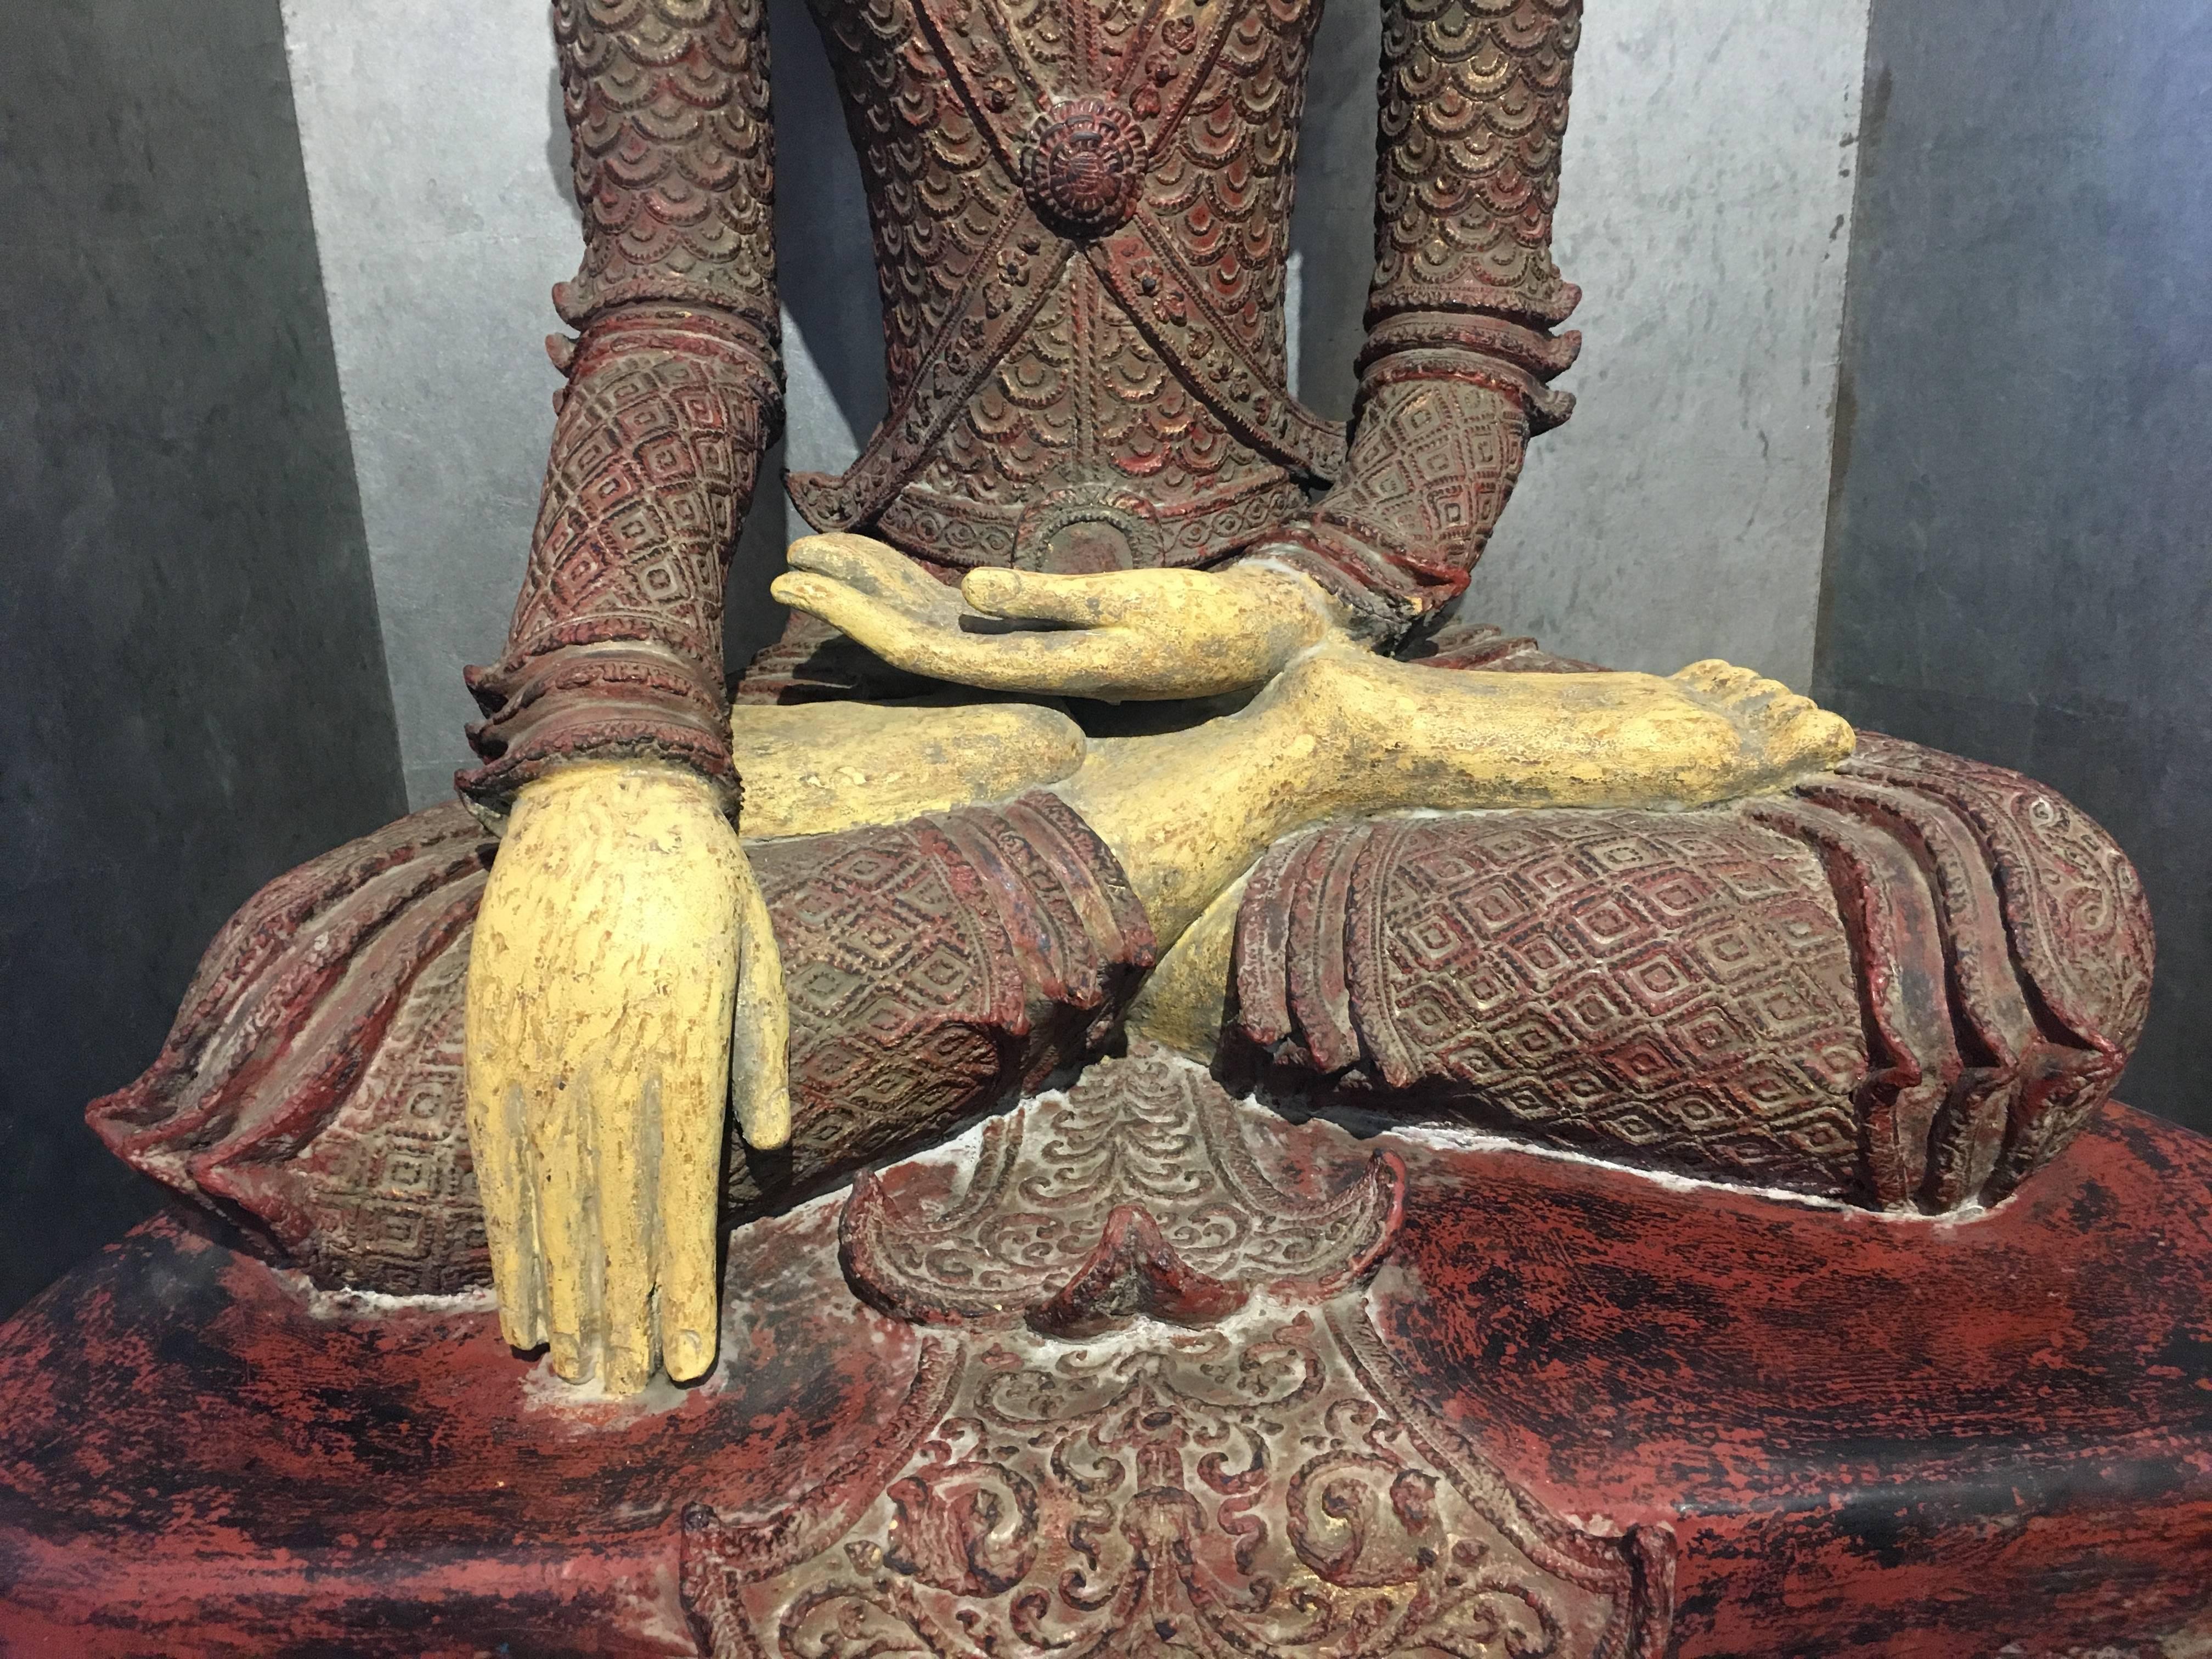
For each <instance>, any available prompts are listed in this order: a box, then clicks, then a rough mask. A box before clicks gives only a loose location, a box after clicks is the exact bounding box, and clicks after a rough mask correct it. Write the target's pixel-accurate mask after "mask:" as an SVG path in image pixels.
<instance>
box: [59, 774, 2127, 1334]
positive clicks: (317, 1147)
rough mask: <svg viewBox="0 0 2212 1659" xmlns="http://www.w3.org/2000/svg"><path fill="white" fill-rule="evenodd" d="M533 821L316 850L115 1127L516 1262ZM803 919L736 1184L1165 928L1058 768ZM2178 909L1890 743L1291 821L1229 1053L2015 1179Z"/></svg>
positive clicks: (1270, 1068)
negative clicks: (1736, 770) (488, 1157)
mask: <svg viewBox="0 0 2212 1659" xmlns="http://www.w3.org/2000/svg"><path fill="white" fill-rule="evenodd" d="M493 852H494V844H493V843H492V842H490V841H489V839H488V838H487V837H486V836H484V835H483V832H482V831H481V830H480V829H478V827H477V823H476V822H475V820H474V819H473V818H471V817H470V816H469V815H468V814H467V813H466V812H465V811H463V810H462V809H460V808H459V807H458V806H443V807H438V808H435V809H432V810H431V811H426V812H422V813H417V814H416V815H415V816H414V817H410V818H406V819H403V820H401V821H400V822H399V823H395V824H392V825H391V826H389V827H387V828H386V829H383V830H380V831H379V832H378V833H377V834H375V835H374V836H368V837H366V838H365V839H363V840H362V841H360V842H355V843H353V844H352V845H350V846H349V847H346V848H340V849H339V850H337V852H334V853H331V854H327V855H326V856H325V857H324V858H321V859H319V860H315V861H313V863H310V864H308V865H306V866H302V867H301V868H300V869H299V870H296V871H294V872H291V873H290V874H289V875H286V876H284V877H283V878H279V879H278V880H277V881H276V882H274V883H272V884H270V886H269V887H268V888H267V889H265V890H264V891H263V892H261V893H260V894H258V895H257V896H255V897H254V898H253V899H252V901H251V902H249V903H248V904H247V905H246V907H245V908H244V909H243V910H241V911H240V913H239V915H238V916H237V917H235V918H234V920H233V921H232V922H231V923H230V924H229V925H228V927H226V928H225V930H224V931H223V933H222V935H221V936H220V937H218V939H216V942H215V944H214V945H212V946H211V947H210V951H209V952H208V956H207V958H206V960H205V962H204V963H203V965H202V968H201V970H200V974H199V976H198V978H197V981H195V983H194V985H193V987H192V988H191V993H190V994H188V996H187V997H186V999H185V1006H184V1009H183V1012H181V1014H180V1015H179V1018H178V1021H177V1024H176V1027H175V1029H174V1030H173V1031H172V1033H171V1035H170V1038H169V1041H168V1043H167V1046H166V1047H165V1048H164V1049H163V1051H162V1054H161V1057H160V1058H159V1059H158V1060H156V1061H155V1065H154V1066H153V1067H152V1068H151V1069H150V1070H149V1072H148V1073H146V1075H145V1076H144V1077H143V1078H142V1079H139V1080H138V1081H137V1083H135V1084H133V1085H131V1087H129V1088H128V1089H125V1090H124V1091H121V1092H120V1093H118V1094H116V1095H114V1096H112V1097H108V1098H106V1099H105V1100H102V1101H100V1102H98V1103H95V1104H94V1107H93V1108H92V1111H91V1114H90V1115H91V1121H92V1122H93V1125H94V1128H95V1129H97V1130H98V1132H99V1133H100V1135H101V1136H102V1137H103V1138H104V1139H106V1141H107V1142H108V1144H109V1145H110V1146H112V1148H113V1149H114V1150H115V1151H116V1152H118V1154H120V1155H121V1156H122V1157H124V1158H126V1159H127V1160H128V1161H130V1162H131V1163H132V1164H135V1165H136V1166H137V1167H138V1168H139V1169H141V1170H145V1171H146V1172H147V1173H149V1174H151V1175H153V1176H155V1177H157V1178H158V1179H161V1180H162V1181H164V1182H167V1183H168V1184H169V1185H171V1186H172V1187H174V1188H178V1189H179V1190H180V1191H182V1192H185V1193H186V1194H191V1196H193V1197H195V1198H197V1199H198V1200H200V1201H202V1202H204V1203H206V1204H208V1205H210V1206H212V1207H215V1208H216V1209H218V1210H221V1211H222V1212H225V1213H227V1214H228V1215H229V1216H230V1217H231V1218H233V1219H234V1220H238V1221H240V1222H242V1223H244V1224H246V1225H248V1226H249V1227H251V1228H252V1229H253V1230H254V1231H258V1232H259V1233H261V1234H263V1235H264V1236H265V1237H268V1238H269V1239H270V1240H271V1241H272V1242H273V1243H275V1244H276V1246H277V1247H278V1248H279V1249H281V1250H283V1252H284V1253H286V1254H288V1255H290V1256H292V1257H293V1258H294V1259H295V1260H296V1261H299V1262H300V1263H301V1265H302V1266H303V1267H306V1268H307V1271H308V1272H309V1273H312V1274H313V1276H314V1277H315V1278H316V1279H319V1280H320V1281H323V1282H325V1283H328V1284H332V1285H354V1286H358V1287H361V1288H366V1289H374V1290H378V1291H387V1292H391V1293H395V1294H427V1293H435V1292H443V1291H455V1290H459V1289H463V1288H466V1287H469V1286H471V1285H481V1284H483V1283H485V1282H487V1280H488V1278H489V1267H488V1263H487V1261H486V1258H485V1255H484V1251H483V1231H482V1230H483V1218H482V1213H481V1210H480V1208H479V1206H478V1202H477V1194H476V1188H475V1182H474V1178H473V1176H472V1174H471V1169H470V1164H469V1157H468V1146H467V1136H466V1133H465V1109H464V1101H463V1094H462V1080H461V1037H462V1030H461V1026H462V1001H463V988H464V983H465V977H466V963H467V956H468V948H469V938H470V927H471V921H472V920H473V917H474V915H475V909H476V905H477V901H478V899H479V898H480V896H481V895H482V892H483V880H484V873H485V872H486V870H487V869H488V868H489V860H490V858H491V856H492V854H493ZM749 853H750V857H751V859H752V861H753V864H754V867H755V869H756V871H757V873H758V876H759V878H760V880H761V883H762V886H763V890H764V892H765V894H766V896H767V897H768V900H769V909H770V914H771V916H772V918H773V921H774V923H775V932H776V936H777V940H778V943H779V945H781V951H782V954H783V960H784V970H785V976H786V981H787V992H788V995H789V998H790V1002H791V1012H792V1048H791V1061H792V1066H791V1069H792V1081H793V1104H794V1108H795V1112H796V1119H797V1130H796V1134H795V1136H794V1140H793V1146H792V1147H791V1148H790V1149H789V1150H788V1151H787V1152H783V1153H780V1154H775V1155H771V1156H767V1157H763V1156H761V1155H758V1154H753V1153H750V1152H748V1151H747V1150H746V1149H744V1147H742V1146H733V1148H732V1160H731V1168H730V1172H729V1179H728V1190H729V1198H730V1203H731V1213H732V1218H743V1217H744V1216H746V1215H749V1214H752V1213H757V1212H758V1211H759V1210H760V1209H761V1208H763V1206H765V1205H767V1204H769V1203H770V1202H771V1201H772V1202H775V1203H777V1204H781V1203H783V1202H786V1201H788V1200H789V1199H791V1198H792V1197H793V1196H795V1195H797V1194H801V1193H804V1192H805V1191H808V1190H810V1189H811V1188H817V1187H819V1186H821V1185H823V1184H824V1183H826V1182H829V1181H832V1180H834V1179H835V1178H836V1177H838V1176H842V1175H843V1174H846V1173H849V1172H850V1171H851V1170H854V1169H856V1168H859V1167H860V1166H862V1165H863V1164H867V1163H869V1162H871V1161H872V1160H876V1159H878V1158H883V1157H884V1156H887V1155H890V1154H891V1153H894V1152H897V1151H899V1150H901V1149H902V1148H908V1147H912V1146H915V1145H917V1144H919V1143H920V1142H921V1141H923V1140H925V1139H927V1138H929V1137H931V1136H933V1135H937V1134H941V1133H944V1132H945V1131H946V1130H947V1129H949V1128H950V1127H952V1126H953V1125H955V1124H957V1122H958V1121H961V1120H962V1119H963V1118H964V1117H968V1116H970V1115H974V1114H975V1113H978V1112H981V1111H985V1110H988V1109H993V1108H994V1107H997V1106H1000V1105H1001V1104H1003V1103H1006V1102H1007V1101H1008V1100H1010V1099H1011V1098H1012V1097H1015V1096H1017V1095H1018V1094H1019V1093H1021V1092H1022V1091H1024V1090H1033V1089H1035V1088H1036V1087H1037V1086H1039V1085H1041V1084H1042V1082H1043V1081H1044V1080H1045V1079H1047V1078H1048V1077H1049V1076H1050V1075H1051V1074H1052V1073H1054V1072H1055V1071H1058V1070H1060V1069H1061V1068H1063V1067H1066V1066H1070V1065H1072V1064H1074V1063H1076V1062H1078V1061H1079V1060H1083V1059H1084V1058H1085V1057H1086V1056H1088V1055H1090V1054H1095V1053H1097V1052H1098V1051H1099V1050H1100V1049H1101V1048H1103V1047H1104V1046H1105V1045H1106V1044H1107V1043H1108V1042H1109V1041H1110V1040H1111V1039H1112V1036H1113V1034H1114V1031H1115V1025H1116V1022H1117V1019H1118V1017H1119V1015H1120V1012H1121V1010H1122V1009H1123V1008H1124V1007H1125V1006H1127V1000H1128V999H1129V997H1130V996H1131V995H1132V994H1133V992H1134V989H1135V987H1136V986H1137V984H1138V983H1139V980H1140V979H1141V976H1142V975H1143V973H1144V971H1145V970H1146V969H1148V968H1149V967H1150V966H1151V965H1152V958H1153V941H1152V934H1151V931H1150V927H1149V926H1148V924H1147V923H1146V919H1145V917H1144V915H1143V912H1142V908H1141V907H1140V906H1139V904H1138V902H1137V901H1136V899H1135V898H1134V896H1133V894H1132V893H1131V892H1130V891H1129V889H1128V886H1127V882H1126V879H1125V878H1124V877H1123V875H1122V872H1121V870H1120V868H1119V866H1118V865H1117V864H1116V863H1115V860H1114V859H1113V857H1112V855H1111V854H1109V852H1108V851H1107V849H1106V848H1105V847H1104V846H1103V843H1101V842H1099V841H1098V840H1097V837H1096V836H1093V835H1092V834H1091V831H1090V830H1089V829H1087V828H1086V827H1085V825H1084V824H1083V823H1082V821H1081V820H1080V819H1079V817H1076V815H1075V814H1074V813H1073V812H1072V811H1070V810H1069V809H1068V808H1067V807H1066V805H1063V804H1062V803H1061V802H1060V801H1059V800H1058V799H1056V798H1054V797H1052V796H1049V795H1043V794H1037V795H1030V796H1027V797H1024V799H1020V800H1018V801H1015V802H1013V803H1011V804H1009V805H1006V806H1002V807H982V808H971V809H967V810H963V811H956V812H951V813H945V814H941V815H936V816H933V817H927V818H921V819H917V820H915V821H914V822H912V823H907V824H903V825H898V826H894V827H890V828H884V829H859V830H853V831H848V832H845V833H842V834H838V835H833V836H818V837H814V838H811V839H808V840H805V841H795V842H757V843H754V844H753V845H752V846H751V847H750V848H749ZM2150 955H2151V933H2150V924H2149V919H2148V912H2147V910H2146V908H2145V906H2144V904H2143V900H2142V891H2141V888H2140V885H2139V884H2138V883H2137V881H2136V876H2135V872H2134V871H2133V869H2132V868H2131V867H2130V866H2129V865H2128V863H2127V860H2125V858H2124V857H2123V856H2122V855H2121V854H2120V853H2119V851H2118V848H2115V847H2114V846H2113V845H2112V842H2110V840H2109V839H2107V838H2106V836H2104V834H2103V832H2102V831H2100V829H2097V827H2096V826H2095V825H2094V824H2093V823H2090V822H2089V820H2088V819H2087V818H2086V817H2083V816H2082V815H2081V814H2080V813H2079V812H2078V811H2075V809H2074V808H2073V807H2071V806H2070V805H2068V804H2067V803H2066V802H2065V801H2063V799H2060V798H2059V797H2058V796H2057V795H2056V794H2054V793H2051V791H2049V790H2046V789H2044V788H2042V787H2039V786H2038V785H2036V784H2034V783H2033V782H2032V781H2029V780H2027V779H2026V778H2023V777H2021V776H2020V775H2018V774H2015V773H2010V772H2006V771H2002V770H2001V769H1997V768H1994V767H1986V766H1980V765H1977V764H1974V763H1970V762H1966V761H1961V760H1958V759H1955V758H1954V757H1949V756H1945V755H1939V754H1936V753H1934V752H1933V751H1930V750H1923V749H1918V748H1916V747H1913V746H1912V745H1910V744H1900V743H1897V742H1894V741H1893V740H1891V739H1887V738H1876V737H1871V736H1869V737H1868V738H1865V739H1864V741H1863V745H1862V747H1861V750H1860V753H1859V755H1858V757H1857V758H1856V759H1854V760H1853V761H1851V762H1850V763H1848V764H1847V765H1846V766H1845V767H1844V768H1843V769H1841V770H1840V771H1838V772H1836V773H1832V774H1827V775H1823V776H1821V777H1820V778H1818V779H1815V780H1814V781H1811V782H1809V783H1808V784H1806V785H1804V786H1802V787H1800V788H1799V789H1797V790H1796V791H1795V792H1793V793H1791V794H1790V795H1787V796H1771V797H1764V798H1760V799H1753V800H1750V801H1745V802H1740V803H1736V804H1735V805H1731V806H1729V807H1725V808H1719V809H1715V810H1712V811H1702V812H1689V813H1664V812H1640V811H1639V812H1627V811H1621V812H1597V811H1518V812H1492V813H1475V814H1467V815H1459V816H1451V817H1410V818H1402V819H1392V820H1385V821H1382V822H1377V823H1360V824H1346V825H1333V826H1330V827H1328V828H1327V829H1321V830H1317V831H1313V832H1310V833H1308V834H1306V835H1304V836H1297V837H1293V838H1291V840H1289V841H1287V842H1284V843H1282V844H1281V845H1279V847H1277V848H1275V849H1274V850H1273V852H1272V853H1271V854H1269V856H1268V857H1267V860H1264V861H1263V862H1262V864H1261V866H1260V868H1259V869H1258V870H1257V871H1256V872H1255V874H1254V877H1253V879H1252V881H1251V883H1250V884H1249V888H1248V890H1247V893H1246V896H1245V898H1244V901H1243V911H1242V914H1241V916H1240V921H1239V927H1238V941H1237V960H1236V966H1235V972H1234V981H1235V982H1234V987H1233V996H1234V1000H1233V1011H1234V1012H1235V1014H1236V1020H1235V1022H1234V1026H1235V1030H1236V1031H1237V1038H1236V1040H1235V1042H1233V1043H1232V1045H1231V1053H1228V1054H1225V1056H1224V1060H1225V1062H1226V1063H1229V1064H1231V1065H1246V1064H1250V1063H1252V1062H1255V1061H1256V1062H1257V1065H1258V1066H1259V1068H1260V1069H1261V1071H1262V1072H1263V1073H1265V1079H1266V1081H1267V1082H1268V1083H1269V1084H1270V1085H1273V1086H1274V1087H1277V1088H1287V1089H1291V1090H1295V1091H1297V1092H1300V1093H1302V1094H1304V1095H1305V1096H1307V1097H1315V1096H1316V1095H1317V1096H1318V1097H1319V1098H1320V1100H1321V1102H1322V1103H1348V1104H1354V1105H1358V1106H1362V1107H1367V1108H1372V1109H1378V1110H1381V1111H1383V1112H1387V1113H1389V1114H1391V1115H1400V1116H1422V1117H1430V1118H1434V1117H1437V1116H1440V1115H1441V1116H1446V1117H1449V1118H1453V1119H1457V1120H1460V1121H1470V1122H1473V1123H1475V1124H1477V1125H1480V1126H1482V1127H1490V1128H1494V1129H1497V1130H1499V1131H1502V1132H1504V1133H1511V1134H1515V1135H1518V1136H1521V1137H1523V1138H1527V1139H1534V1140H1537V1141H1540V1142H1543V1143H1546V1144H1549V1145H1554V1146H1565V1147H1571V1148H1577V1149H1580V1150H1583V1151H1586V1152H1595V1153H1597V1154H1599V1155H1601V1156H1603V1157H1607V1158H1613V1159H1614V1160H1616V1161H1620V1162H1628V1163H1637V1164H1644V1165H1648V1166H1651V1167H1656V1168H1662V1169H1667V1170H1675V1171H1678V1172H1680V1173H1685V1174H1689V1175H1695V1176H1706V1177H1710V1178H1714V1179H1718V1180H1722V1181H1728V1182H1737V1183H1747V1184H1753V1185H1759V1186H1768V1187H1784V1188H1792V1189H1795V1190H1799V1191H1803V1192H1807V1193H1813V1194H1823V1195H1826V1196H1830V1197H1833V1198H1838V1199H1843V1200H1850V1201H1853V1202H1857V1203H1863V1204H1868V1205H1875V1206H1885V1207H1893V1208H1918V1209H1923V1210H1935V1211H1942V1210H1947V1209H1951V1208H1954V1207H1957V1206H1960V1205H1963V1204H1966V1203H1969V1202H1973V1201H1990V1200H1995V1199H1996V1198H1999V1197H2002V1195H2004V1194H2007V1193H2008V1192H2009V1191H2011V1190H2012V1189H2013V1188H2014V1187H2015V1186H2016V1185H2017V1184H2018V1183H2019V1182H2020V1181H2021V1179H2023V1178H2024V1177H2025V1176H2027V1174H2029V1173H2030V1172H2032V1171H2033V1170H2035V1169H2036V1168H2039V1167H2040V1165H2041V1164H2044V1163H2045V1162H2047V1161H2048V1160H2049V1159H2050V1158H2052V1157H2053V1156H2055V1155H2056V1154H2057V1152H2058V1151H2059V1150H2060V1149H2061V1148H2063V1146H2065V1145H2066V1144H2067V1143H2068V1142H2069V1140H2071V1139H2073V1138H2074V1136H2075V1135H2076V1134H2077V1133H2079V1132H2080V1130H2081V1127H2082V1126H2083V1125H2084V1123H2085V1122H2086V1121H2087V1119H2088V1117H2089V1115H2090V1114H2091V1113H2092V1112H2093V1111H2094V1109H2096V1107H2097V1106H2098V1105H2099V1104H2100V1103H2101V1102H2102V1101H2103V1100H2104V1099H2105V1098H2106V1096H2107V1095H2108V1094H2109V1093H2110V1091H2111V1089H2112V1085H2113V1083H2114V1081H2115V1080H2116V1079H2117V1078H2118V1074H2119V1072H2120V1069H2121V1067H2122V1066H2124V1063H2125V1061H2126V1058H2127V1055H2128V1054H2129V1053H2130V1050H2131V1049H2132V1048H2133V1046H2134V1044H2135V1042H2136V1040H2137V1038H2138V1037H2139V1036H2140V1035H2141V1032H2142V1024H2143V1020H2144V1018H2145V1016H2146V1013H2147V1012H2148V991H2149V981H2150Z"/></svg>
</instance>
